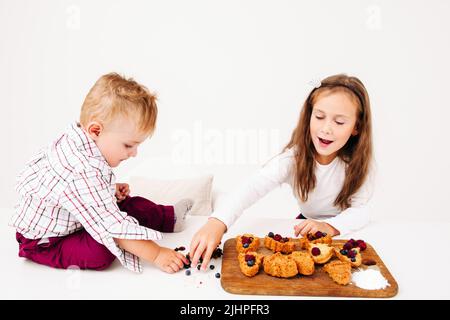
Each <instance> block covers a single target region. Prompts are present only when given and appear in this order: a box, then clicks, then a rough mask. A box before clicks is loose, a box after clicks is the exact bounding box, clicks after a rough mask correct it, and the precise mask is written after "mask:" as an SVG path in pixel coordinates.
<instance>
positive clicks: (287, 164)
mask: <svg viewBox="0 0 450 320" xmlns="http://www.w3.org/2000/svg"><path fill="white" fill-rule="evenodd" d="M345 166H346V164H345V162H344V161H342V160H341V159H340V158H339V157H336V158H335V159H334V160H333V161H332V162H331V163H329V164H327V165H321V164H320V163H318V162H316V171H315V174H316V187H315V188H314V190H312V191H310V193H309V195H308V200H307V201H306V202H303V201H302V200H301V199H300V198H299V197H298V195H297V194H296V192H295V191H294V187H293V186H294V170H295V159H294V151H293V149H289V150H287V151H285V152H284V153H282V154H280V155H278V156H277V157H275V158H273V159H272V160H270V161H269V162H268V163H267V164H266V165H265V166H263V167H262V168H261V169H260V170H259V171H258V172H257V173H256V174H255V175H253V176H252V177H251V178H250V179H248V180H247V181H246V182H244V184H242V185H241V186H240V187H238V188H236V189H235V190H234V191H233V192H231V193H230V194H229V195H228V196H227V197H226V198H225V199H224V200H223V201H222V202H220V203H219V204H218V206H217V207H216V208H215V210H214V212H213V213H212V214H211V217H214V218H217V219H219V220H221V221H222V222H223V223H225V225H226V226H227V228H229V227H230V226H231V225H232V224H233V223H234V222H235V221H236V219H238V218H239V217H240V216H241V214H242V213H243V211H244V210H245V209H247V208H248V207H250V206H251V205H252V204H254V203H255V202H256V201H258V200H259V199H261V198H262V197H264V196H265V195H266V194H267V193H268V192H270V191H271V190H273V189H274V188H276V187H279V186H281V185H282V184H283V183H288V184H289V185H290V186H291V187H292V190H293V194H294V196H295V197H296V198H297V201H298V204H299V207H300V212H301V213H302V214H303V216H305V217H306V218H309V219H315V220H321V221H324V222H326V223H328V224H330V225H331V226H333V227H334V228H335V229H337V230H339V232H340V234H341V235H344V234H347V233H349V232H353V231H356V230H358V229H360V228H362V227H364V226H365V225H367V224H368V223H369V221H370V214H369V208H368V206H367V203H368V201H369V199H370V198H371V197H372V194H373V183H374V179H373V178H374V176H373V170H371V171H370V173H369V176H368V178H367V179H366V181H365V183H364V184H363V185H362V186H361V188H360V189H359V190H358V191H357V192H356V193H355V194H354V195H353V196H352V197H351V199H350V205H351V206H350V207H349V208H347V209H346V210H343V211H341V210H340V209H339V208H338V207H336V206H334V204H333V203H334V200H335V199H336V197H337V196H338V194H339V192H340V191H341V189H342V186H343V184H344V178H345Z"/></svg>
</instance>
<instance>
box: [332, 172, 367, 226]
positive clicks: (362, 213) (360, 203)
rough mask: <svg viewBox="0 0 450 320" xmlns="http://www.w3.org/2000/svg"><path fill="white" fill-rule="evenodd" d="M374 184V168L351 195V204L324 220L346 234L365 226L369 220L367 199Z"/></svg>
mask: <svg viewBox="0 0 450 320" xmlns="http://www.w3.org/2000/svg"><path fill="white" fill-rule="evenodd" d="M374 184H375V170H374V169H372V170H371V171H370V173H369V176H368V177H367V179H366V181H365V182H364V184H363V185H362V186H361V188H360V189H359V190H358V191H357V192H356V193H355V194H354V195H353V196H352V197H351V200H350V204H351V206H350V207H349V208H347V209H345V210H344V211H342V212H341V213H339V214H338V215H337V216H335V217H332V218H329V219H325V220H324V222H326V223H328V224H330V225H331V226H333V227H334V228H335V229H337V230H339V232H340V235H346V234H349V233H351V232H354V231H357V230H359V229H361V228H363V227H365V226H366V225H367V224H369V222H370V215H371V213H370V211H371V210H370V205H369V200H370V198H372V195H373V191H374V190H373V189H374Z"/></svg>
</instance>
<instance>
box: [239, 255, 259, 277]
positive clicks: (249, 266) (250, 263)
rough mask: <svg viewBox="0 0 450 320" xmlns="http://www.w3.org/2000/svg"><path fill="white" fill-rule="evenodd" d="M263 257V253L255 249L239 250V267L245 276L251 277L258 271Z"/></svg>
mask: <svg viewBox="0 0 450 320" xmlns="http://www.w3.org/2000/svg"><path fill="white" fill-rule="evenodd" d="M263 258H264V256H263V255H261V254H259V253H257V252H255V251H248V252H247V253H244V252H241V253H239V255H238V260H239V268H240V269H241V271H242V273H243V274H244V275H246V276H247V277H253V276H255V275H256V274H257V273H258V272H259V268H260V266H261V263H262V261H263Z"/></svg>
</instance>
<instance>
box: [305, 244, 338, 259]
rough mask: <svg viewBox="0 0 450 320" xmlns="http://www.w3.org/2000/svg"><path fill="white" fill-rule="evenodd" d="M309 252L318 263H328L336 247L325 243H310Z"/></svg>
mask: <svg viewBox="0 0 450 320" xmlns="http://www.w3.org/2000/svg"><path fill="white" fill-rule="evenodd" d="M308 253H309V254H310V255H311V258H312V259H313V260H314V262H315V263H317V264H324V263H327V262H328V261H329V260H330V259H331V257H333V255H334V248H333V247H330V246H329V245H327V244H325V243H309V244H308Z"/></svg>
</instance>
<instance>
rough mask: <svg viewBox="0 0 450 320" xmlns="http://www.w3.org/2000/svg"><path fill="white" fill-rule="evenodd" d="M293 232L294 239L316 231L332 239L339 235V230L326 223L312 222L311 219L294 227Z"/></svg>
mask: <svg viewBox="0 0 450 320" xmlns="http://www.w3.org/2000/svg"><path fill="white" fill-rule="evenodd" d="M294 230H295V236H296V237H298V235H299V234H301V235H302V236H304V235H306V234H307V233H312V234H314V233H316V232H317V231H320V232H326V233H327V234H329V235H330V236H331V237H334V236H337V235H339V234H340V232H339V230H337V229H335V228H333V227H332V226H331V225H329V224H328V223H326V222H320V221H316V220H312V219H306V220H305V221H303V222H301V223H299V224H298V225H296V226H294Z"/></svg>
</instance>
